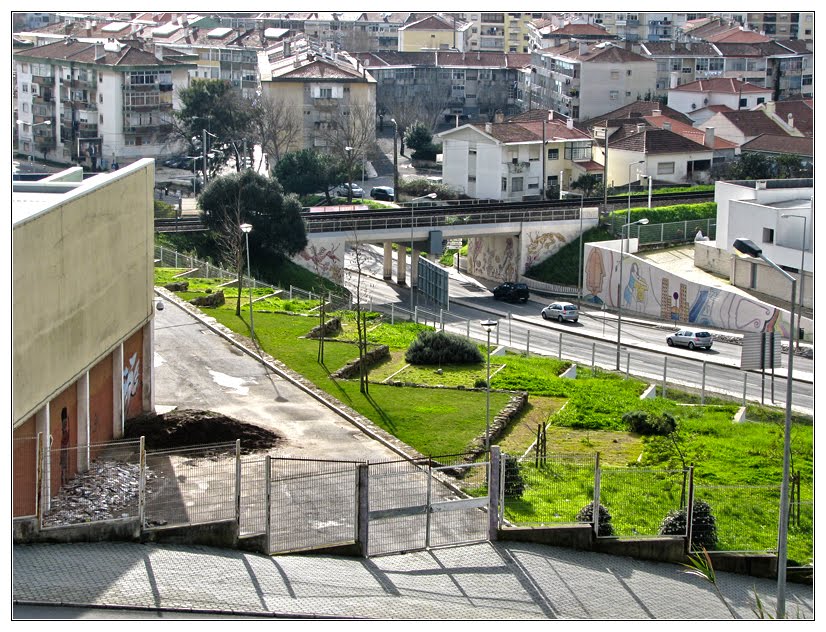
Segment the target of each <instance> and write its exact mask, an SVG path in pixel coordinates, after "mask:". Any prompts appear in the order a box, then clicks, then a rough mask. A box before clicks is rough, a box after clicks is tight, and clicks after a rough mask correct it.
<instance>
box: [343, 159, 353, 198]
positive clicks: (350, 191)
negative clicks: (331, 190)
mask: <svg viewBox="0 0 826 632" xmlns="http://www.w3.org/2000/svg"><path fill="white" fill-rule="evenodd" d="M344 151H346V152H347V203H348V204H351V203H352V202H353V169H352V167H351V164H352V163H351V160H352V159H353V148H352V147H345V148H344Z"/></svg>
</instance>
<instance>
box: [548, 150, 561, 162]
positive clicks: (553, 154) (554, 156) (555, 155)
mask: <svg viewBox="0 0 826 632" xmlns="http://www.w3.org/2000/svg"><path fill="white" fill-rule="evenodd" d="M548 160H559V149H549V150H548Z"/></svg>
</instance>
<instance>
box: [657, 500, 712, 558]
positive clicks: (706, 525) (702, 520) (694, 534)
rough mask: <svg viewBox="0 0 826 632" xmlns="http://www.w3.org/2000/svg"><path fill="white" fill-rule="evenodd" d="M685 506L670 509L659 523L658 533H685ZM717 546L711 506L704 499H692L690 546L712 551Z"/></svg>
mask: <svg viewBox="0 0 826 632" xmlns="http://www.w3.org/2000/svg"><path fill="white" fill-rule="evenodd" d="M686 513H687V512H686V508H683V509H672V510H671V511H669V512H668V515H667V516H666V517H665V518H663V521H662V522H661V523H660V530H659V534H660V535H683V536H684V535H685V534H686V524H687V522H688V518H687V516H686ZM716 547H717V521H716V520H715V518H714V514H712V513H711V506H710V505H709V504H708V503H707V502H706V501H704V500H695V501H694V515H693V520H692V523H691V548H692V549H700V548H704V549H706V550H707V551H713V550H714V549H715V548H716Z"/></svg>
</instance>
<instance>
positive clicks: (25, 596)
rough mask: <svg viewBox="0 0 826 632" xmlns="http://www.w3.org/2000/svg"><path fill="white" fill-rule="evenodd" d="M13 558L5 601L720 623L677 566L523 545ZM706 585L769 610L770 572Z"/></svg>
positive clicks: (125, 548) (29, 552) (50, 548)
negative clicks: (398, 551) (366, 554)
mask: <svg viewBox="0 0 826 632" xmlns="http://www.w3.org/2000/svg"><path fill="white" fill-rule="evenodd" d="M13 555H14V573H13V599H14V601H15V603H28V604H43V605H46V604H72V605H88V606H94V605H108V606H121V607H129V608H148V609H153V610H157V609H174V610H186V611H211V612H225V613H227V612H232V613H261V614H268V615H270V616H280V617H291V618H297V617H302V618H304V617H313V618H366V619H382V620H402V619H413V620H415V619H450V620H463V619H477V620H479V619H482V620H484V619H490V620H500V621H507V620H520V619H540V620H547V619H568V620H583V619H585V620H594V619H606V620H607V619H611V620H622V619H641V620H646V619H647V620H651V619H666V620H668V619H676V620H686V619H707V620H728V619H731V615H730V614H729V612H728V611H727V609H726V607H725V606H724V605H723V604H722V603H721V601H720V600H719V599H718V597H717V596H716V594H715V591H714V587H713V586H712V585H711V584H709V583H707V582H705V581H704V580H701V579H700V578H698V577H695V576H693V575H689V574H687V573H685V572H684V568H683V567H681V566H679V565H674V564H664V563H656V562H642V561H638V560H634V559H631V558H627V557H615V556H610V555H605V554H600V553H590V552H582V551H574V550H571V549H561V548H555V547H548V546H543V545H537V544H526V543H514V542H510V543H491V544H476V545H470V546H464V547H455V548H446V549H436V550H432V551H422V552H416V553H408V554H405V555H390V556H384V557H374V558H369V559H362V558H346V557H333V556H327V555H303V556H302V555H283V556H276V557H267V556H264V555H259V554H253V553H246V552H241V551H235V550H223V549H213V548H209V547H203V546H174V545H172V546H157V545H146V544H131V543H120V542H107V543H96V544H85V543H74V544H71V545H70V544H52V545H45V544H44V545H34V546H15V547H14V550H13ZM718 586H719V588H720V590H721V591H722V593H723V595H724V596H725V597H726V599H727V600H728V602H729V604H730V605H731V606H732V608H733V609H734V610H735V612H736V613H737V615H738V617H741V618H743V619H756V618H757V616H756V615H755V613H754V612H753V611H752V609H753V608H754V606H755V600H754V593H755V591H756V593H757V594H758V595H759V597H760V600H761V601H762V602H763V604H764V607H765V608H766V610H767V612H769V613H773V612H774V611H775V610H774V603H775V602H774V595H775V593H776V588H777V583H776V582H775V581H772V580H765V579H757V578H753V577H746V576H740V575H733V574H730V573H718ZM786 593H787V596H786V604H787V606H786V611H787V613H788V615H789V616H790V618H805V619H813V617H814V591H813V588H812V587H811V586H802V585H798V584H789V585H788V586H787V590H786Z"/></svg>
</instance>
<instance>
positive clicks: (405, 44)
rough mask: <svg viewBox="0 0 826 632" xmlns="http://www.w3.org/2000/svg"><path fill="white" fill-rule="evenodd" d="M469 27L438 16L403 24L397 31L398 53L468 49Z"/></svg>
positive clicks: (456, 20)
mask: <svg viewBox="0 0 826 632" xmlns="http://www.w3.org/2000/svg"><path fill="white" fill-rule="evenodd" d="M470 30H471V25H470V23H468V22H463V21H461V20H458V19H457V18H455V17H448V16H443V15H440V14H436V15H431V16H428V17H426V18H422V19H421V20H416V21H414V22H410V23H408V24H405V25H404V26H402V27H401V28H400V29H399V52H407V53H414V52H419V51H430V50H451V51H456V52H460V53H462V52H464V51H466V50H468V49H469V35H470Z"/></svg>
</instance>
